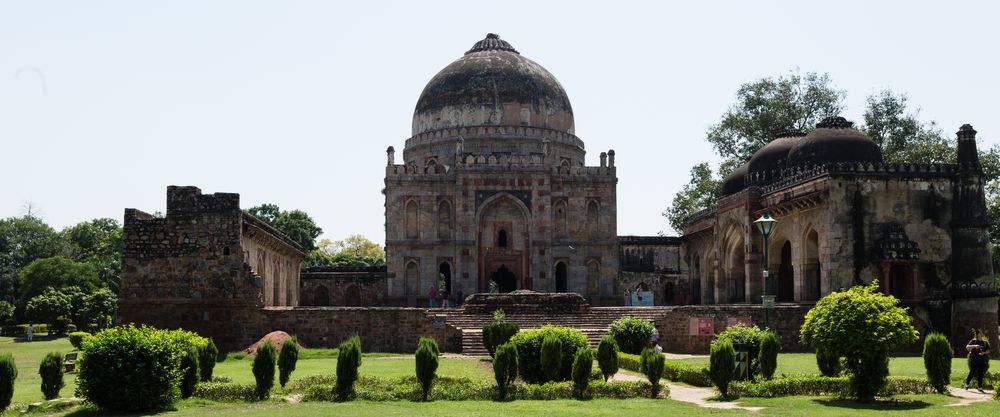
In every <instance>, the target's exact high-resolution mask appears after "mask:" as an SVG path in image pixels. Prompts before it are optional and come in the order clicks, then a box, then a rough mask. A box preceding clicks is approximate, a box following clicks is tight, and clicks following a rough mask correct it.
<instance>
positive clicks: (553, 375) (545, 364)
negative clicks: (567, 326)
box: [541, 335, 562, 381]
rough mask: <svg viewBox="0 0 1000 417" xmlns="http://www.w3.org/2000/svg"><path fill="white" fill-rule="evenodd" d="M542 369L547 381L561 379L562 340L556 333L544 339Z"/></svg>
mask: <svg viewBox="0 0 1000 417" xmlns="http://www.w3.org/2000/svg"><path fill="white" fill-rule="evenodd" d="M541 355H542V371H544V372H545V379H546V381H559V368H560V364H562V342H560V341H559V338H558V337H556V336H555V335H548V336H545V338H544V339H542V354H541Z"/></svg>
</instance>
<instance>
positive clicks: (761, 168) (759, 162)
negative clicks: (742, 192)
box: [747, 129, 806, 173]
mask: <svg viewBox="0 0 1000 417" xmlns="http://www.w3.org/2000/svg"><path fill="white" fill-rule="evenodd" d="M805 135H806V134H805V133H802V131H801V130H798V129H786V130H785V131H784V132H781V133H780V134H778V136H775V138H774V139H773V140H772V141H771V142H770V143H768V144H767V145H764V147H763V148H760V149H758V150H757V152H754V154H753V156H752V157H750V162H748V163H747V171H748V172H750V173H757V172H770V171H773V170H777V169H781V168H783V167H785V166H786V164H787V160H788V151H790V150H791V149H792V146H795V144H796V142H798V141H799V139H802V137H803V136H805Z"/></svg>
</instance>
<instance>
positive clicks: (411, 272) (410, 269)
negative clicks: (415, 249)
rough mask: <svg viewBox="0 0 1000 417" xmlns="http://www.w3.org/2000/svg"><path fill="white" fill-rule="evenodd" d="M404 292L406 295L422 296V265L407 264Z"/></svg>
mask: <svg viewBox="0 0 1000 417" xmlns="http://www.w3.org/2000/svg"><path fill="white" fill-rule="evenodd" d="M403 290H404V291H405V294H406V295H419V294H420V264H419V263H417V261H413V260H411V261H408V262H406V269H405V270H404V272H403Z"/></svg>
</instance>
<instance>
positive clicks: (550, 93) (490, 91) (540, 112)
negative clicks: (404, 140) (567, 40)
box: [413, 33, 574, 136]
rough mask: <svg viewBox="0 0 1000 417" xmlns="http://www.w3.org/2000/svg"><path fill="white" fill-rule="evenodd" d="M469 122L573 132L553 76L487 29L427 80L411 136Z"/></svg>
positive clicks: (566, 105) (563, 97)
mask: <svg viewBox="0 0 1000 417" xmlns="http://www.w3.org/2000/svg"><path fill="white" fill-rule="evenodd" d="M471 126H526V127H539V128H546V129H553V130H558V131H562V132H566V133H569V134H573V133H574V131H573V108H572V106H570V103H569V97H567V96H566V91H565V90H563V88H562V85H560V84H559V81H558V80H556V77H554V76H552V74H551V73H549V72H548V71H546V70H545V68H542V66H541V65H538V64H537V63H535V62H534V61H532V60H530V59H528V58H525V57H524V56H522V55H521V54H520V53H518V52H517V51H516V50H515V49H514V48H513V47H512V46H511V45H510V44H509V43H507V42H505V41H503V40H501V39H500V37H499V36H497V35H495V34H492V33H491V34H489V35H486V39H483V40H481V41H479V42H476V44H475V45H473V46H472V49H470V50H469V51H468V52H466V53H465V55H464V56H463V57H461V58H459V59H458V60H456V61H455V62H452V63H451V64H450V65H448V66H447V67H445V68H444V69H443V70H441V71H440V72H438V73H437V75H435V76H434V78H432V79H431V81H430V82H428V83H427V86H426V87H424V91H423V93H421V94H420V99H419V100H417V107H416V109H415V110H414V112H413V136H416V135H419V134H421V133H425V132H431V131H435V130H439V129H447V128H455V127H471Z"/></svg>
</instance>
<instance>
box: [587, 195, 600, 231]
mask: <svg viewBox="0 0 1000 417" xmlns="http://www.w3.org/2000/svg"><path fill="white" fill-rule="evenodd" d="M600 230H601V205H600V203H599V202H598V201H597V200H590V201H589V202H587V231H588V233H589V234H590V237H597V236H598V235H599V233H600Z"/></svg>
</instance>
